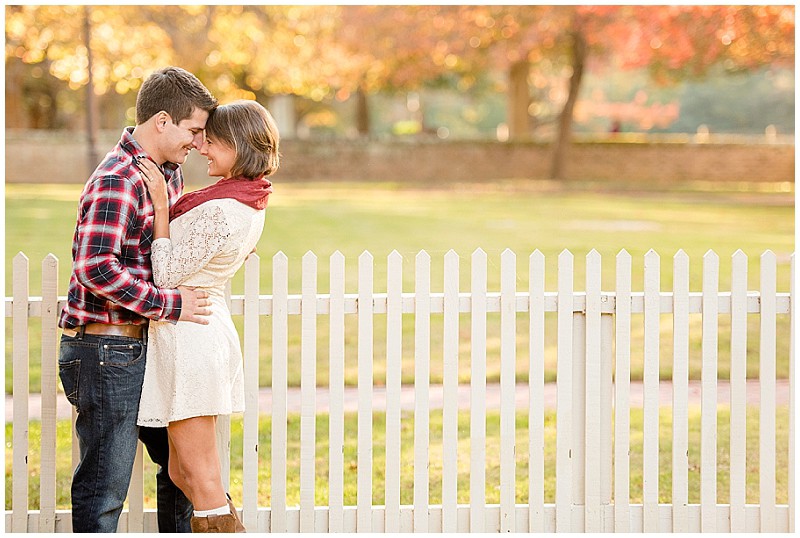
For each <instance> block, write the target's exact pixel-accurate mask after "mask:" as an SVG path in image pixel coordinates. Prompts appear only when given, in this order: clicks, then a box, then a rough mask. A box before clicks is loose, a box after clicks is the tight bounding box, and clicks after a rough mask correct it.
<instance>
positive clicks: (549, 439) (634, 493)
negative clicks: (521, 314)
mask: <svg viewBox="0 0 800 538" xmlns="http://www.w3.org/2000/svg"><path fill="white" fill-rule="evenodd" d="M642 418H643V416H642V410H641V409H632V410H631V421H630V424H631V430H630V431H631V438H630V501H631V503H641V502H642ZM700 418H701V417H700V409H699V407H691V408H690V409H689V503H699V502H700V471H699V469H700ZM458 420H459V422H458V432H459V434H458V436H459V441H458V502H459V503H461V504H468V503H469V468H470V462H469V457H470V438H469V429H470V417H469V414H468V413H467V412H461V413H459V419H458ZM671 421H672V417H671V409H670V408H662V409H661V417H660V423H659V426H660V432H659V436H660V440H659V479H658V480H659V502H661V503H670V502H671V496H672V493H671V492H672V481H671V480H672V471H671V468H672V463H671V459H672V443H671V440H672V433H671V431H672V422H671ZM758 422H759V415H758V408H756V407H748V409H747V430H748V435H747V455H748V456H747V466H746V467H747V468H746V502H747V503H755V504H757V503H758V502H759V500H758V499H759V490H758V483H759V482H758V481H759V461H758V450H759V439H758ZM385 428H386V423H385V414H384V413H375V414H374V418H373V467H372V484H373V488H372V492H373V493H372V503H373V504H376V505H382V504H384V492H385V490H384V488H385V468H386V467H385V465H386V463H385V458H386V440H385V432H386V429H385ZM57 431H58V434H57V450H56V459H57V462H56V465H57V487H56V491H57V508H59V509H68V508H69V484H70V477H71V450H70V442H71V441H70V425H69V421H66V420H62V421H59V422H58V425H57ZM429 431H430V444H429V452H428V454H429V458H430V465H429V495H430V504H440V503H441V499H442V492H441V478H442V477H441V473H442V412H441V410H438V411H432V412H431V413H430V430H429ZM5 432H6V486H5V498H6V504H5V507H6V510H9V509H10V508H11V497H12V495H11V492H12V489H11V488H12V482H13V477H12V475H11V461H12V453H11V448H10V440H11V438H12V432H13V427H12V425H11V424H6V430H5ZM270 435H271V420H270V418H269V417H268V416H265V417H262V419H261V420H260V423H259V444H260V446H259V450H258V453H259V465H258V504H259V506H269V505H270V503H271V484H270V480H271V474H270V473H271V461H272V460H271V453H272V448H271V437H270ZM287 438H288V439H287V440H288V446H287V457H288V461H287V473H286V477H287V489H286V491H287V499H286V500H287V505H288V506H297V505H299V502H300V483H299V482H300V416H299V415H298V414H292V415H289V419H288V434H287ZM29 439H30V447H31V449H30V455H29V459H28V466H29V469H30V473H29V475H30V476H29V508H30V509H31V510H37V509H38V508H39V469H40V456H39V446H40V442H41V424H40V423H39V422H31V424H30V433H29ZM357 439H358V417H357V415H356V414H355V413H348V414H346V415H345V448H344V502H345V504H346V505H355V504H356V501H357V467H358V457H357ZM486 439H487V441H486V502H487V503H489V504H498V503H499V502H500V491H499V484H500V416H499V414H498V413H497V412H488V413H487V421H486ZM717 439H718V441H717V502H718V503H720V504H725V503H727V502H728V501H729V491H730V485H729V480H730V468H729V450H730V412H729V409H728V408H727V407H724V406H721V407H720V408H719V410H718V419H717ZM788 443H789V410H788V407H787V406H780V407H778V409H777V414H776V455H777V457H776V460H777V461H776V469H777V470H778V471H777V472H776V480H777V491H776V500H777V503H778V504H786V503H787V502H788V475H787V473H786V472H785V469H787V467H788V454H789V448H788V446H789V444H788ZM400 450H401V454H400V459H401V463H400V467H401V470H400V473H401V486H400V489H401V491H400V502H401V503H402V504H406V505H409V504H413V483H414V416H413V413H412V412H407V413H403V416H402V425H401V448H400ZM555 461H556V415H555V413H554V412H548V413H546V414H545V481H544V484H542V485H541V487H543V488H544V499H545V502H547V503H553V502H555V486H556V474H555V473H556V471H555ZM328 469H329V465H328V416H327V415H324V414H320V415H318V416H317V428H316V462H315V472H316V486H315V488H316V489H315V503H316V504H317V505H323V506H324V505H326V504H327V503H328ZM144 474H145V485H144V496H145V507H147V508H154V507H155V478H154V474H155V465H154V464H152V463H151V462H150V461H149V459H148V458H147V457H146V456H145V471H144ZM612 477H613V472H612ZM612 491H613V489H612ZM230 492H231V495H232V497H233V499H234V500H235V502H236V504H238V505H241V498H242V420H241V418H234V419H233V420H232V421H231V485H230ZM516 502H517V503H527V502H528V418H527V415H526V414H522V413H519V414H517V420H516Z"/></svg>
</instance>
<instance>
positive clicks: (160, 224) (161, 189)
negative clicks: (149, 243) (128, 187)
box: [136, 159, 169, 240]
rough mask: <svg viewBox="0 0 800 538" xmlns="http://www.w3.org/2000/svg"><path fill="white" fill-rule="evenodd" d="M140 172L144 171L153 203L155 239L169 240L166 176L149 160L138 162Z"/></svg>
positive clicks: (145, 182) (143, 174)
mask: <svg viewBox="0 0 800 538" xmlns="http://www.w3.org/2000/svg"><path fill="white" fill-rule="evenodd" d="M136 165H137V166H138V167H139V170H141V171H142V176H143V177H144V184H145V186H146V187H147V192H148V193H150V200H151V201H152V202H153V211H154V212H155V217H154V219H153V239H154V240H155V239H162V238H166V239H169V193H167V182H166V181H165V180H164V174H162V173H161V170H159V169H158V166H156V165H155V163H154V162H152V161H151V160H149V159H140V160H137V161H136Z"/></svg>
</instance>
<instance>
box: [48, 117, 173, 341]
mask: <svg viewBox="0 0 800 538" xmlns="http://www.w3.org/2000/svg"><path fill="white" fill-rule="evenodd" d="M132 132H133V127H128V128H126V129H125V130H124V131H123V133H122V137H121V138H120V141H119V143H118V144H117V146H116V147H115V148H114V149H112V150H111V151H110V152H109V153H108V154H107V155H106V156H105V158H104V159H103V161H102V162H101V163H100V165H99V166H98V167H97V169H96V170H95V171H94V173H93V174H92V176H91V177H90V178H89V181H87V182H86V185H85V186H84V188H83V192H82V193H81V198H80V202H79V204H78V220H77V225H76V227H75V235H74V236H73V241H72V262H73V263H72V275H71V276H70V280H69V291H68V295H67V304H66V306H65V307H64V309H63V310H62V312H61V318H60V320H59V326H60V327H76V326H78V325H84V324H86V323H97V322H99V323H110V324H121V323H133V324H144V323H145V322H146V321H147V320H146V319H145V318H149V319H154V320H167V321H172V322H176V321H177V320H178V318H179V317H180V312H181V296H180V292H179V291H178V290H176V289H159V288H157V287H156V286H155V285H154V284H153V271H152V267H151V265H150V245H151V243H152V241H153V217H154V212H153V204H152V202H151V201H150V196H149V195H148V193H147V188H146V187H145V186H144V182H143V180H142V176H141V174H140V173H139V170H138V168H136V166H135V165H134V164H133V158H134V157H141V158H144V157H147V154H146V153H145V151H144V150H143V149H142V147H141V146H140V145H139V144H138V142H136V140H134V138H133V136H132ZM162 171H163V172H164V175H165V178H166V181H167V183H168V191H169V202H170V205H172V204H173V203H174V202H175V201H176V200H177V199H178V197H179V196H180V194H181V191H182V190H183V176H182V174H181V169H180V167H179V166H178V165H176V164H173V163H166V164H165V165H164V166H163V167H162Z"/></svg>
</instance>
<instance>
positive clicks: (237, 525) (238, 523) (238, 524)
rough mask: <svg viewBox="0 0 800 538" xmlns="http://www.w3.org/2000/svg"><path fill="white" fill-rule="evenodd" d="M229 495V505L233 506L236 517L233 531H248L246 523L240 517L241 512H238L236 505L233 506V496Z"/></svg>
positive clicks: (232, 511)
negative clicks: (245, 526)
mask: <svg viewBox="0 0 800 538" xmlns="http://www.w3.org/2000/svg"><path fill="white" fill-rule="evenodd" d="M226 495H227V494H226ZM227 497H228V506H230V507H231V514H233V517H235V518H236V523H235V525H234V531H233V532H247V529H245V528H244V525H243V524H242V520H241V519H239V514H238V513H237V512H236V507H235V506H233V501H232V500H231V496H230V495H227Z"/></svg>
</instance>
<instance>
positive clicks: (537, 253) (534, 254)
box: [528, 248, 544, 260]
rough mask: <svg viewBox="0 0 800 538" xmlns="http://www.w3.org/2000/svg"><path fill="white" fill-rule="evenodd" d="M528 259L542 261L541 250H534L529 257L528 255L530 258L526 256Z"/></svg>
mask: <svg viewBox="0 0 800 538" xmlns="http://www.w3.org/2000/svg"><path fill="white" fill-rule="evenodd" d="M528 259H531V260H533V259H537V260H540V259H542V260H543V259H544V254H543V253H542V251H541V250H539V249H538V248H537V249H536V250H534V251H533V252H531V255H530V256H528Z"/></svg>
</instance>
